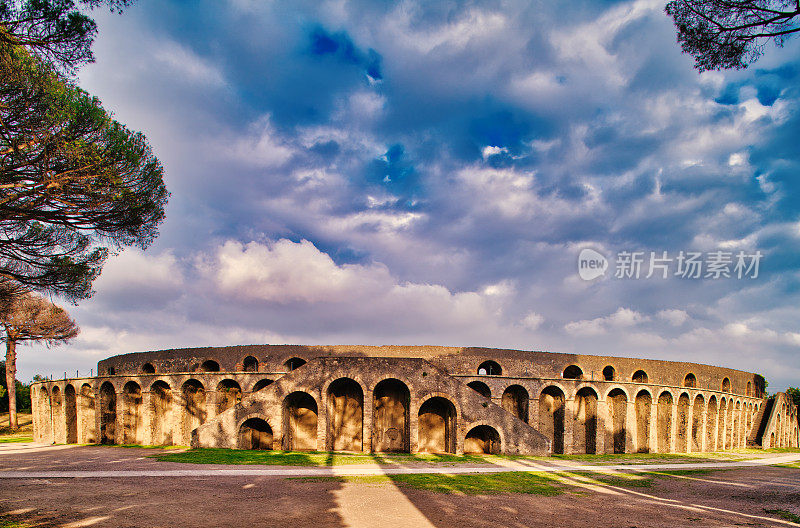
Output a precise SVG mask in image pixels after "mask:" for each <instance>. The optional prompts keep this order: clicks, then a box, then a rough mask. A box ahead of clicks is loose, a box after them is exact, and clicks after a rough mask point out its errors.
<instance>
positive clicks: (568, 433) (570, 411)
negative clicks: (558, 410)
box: [564, 395, 576, 455]
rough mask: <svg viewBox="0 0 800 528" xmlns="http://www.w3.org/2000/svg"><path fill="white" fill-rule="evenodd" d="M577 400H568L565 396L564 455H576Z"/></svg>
mask: <svg viewBox="0 0 800 528" xmlns="http://www.w3.org/2000/svg"><path fill="white" fill-rule="evenodd" d="M574 405H575V400H568V399H567V398H566V395H565V396H564V454H565V455H571V454H573V453H575V445H574V439H575V426H576V424H575V409H574Z"/></svg>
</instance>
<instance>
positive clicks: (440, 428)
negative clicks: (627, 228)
mask: <svg viewBox="0 0 800 528" xmlns="http://www.w3.org/2000/svg"><path fill="white" fill-rule="evenodd" d="M417 419H418V424H419V428H418V429H419V438H418V443H417V445H418V450H419V452H421V453H455V452H456V424H457V420H458V417H457V414H456V406H455V404H453V402H452V401H450V400H449V399H447V398H444V397H442V396H433V397H431V398H428V399H427V400H425V401H424V402H423V403H422V405H420V407H419V413H418V418H417Z"/></svg>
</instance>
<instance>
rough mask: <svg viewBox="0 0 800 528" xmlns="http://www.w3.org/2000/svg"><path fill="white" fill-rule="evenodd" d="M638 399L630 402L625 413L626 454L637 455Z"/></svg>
mask: <svg viewBox="0 0 800 528" xmlns="http://www.w3.org/2000/svg"><path fill="white" fill-rule="evenodd" d="M636 421H637V420H636V398H635V397H634V398H633V399H630V400H628V403H627V406H626V412H625V452H626V453H635V452H636V444H635V442H634V439H635V438H636Z"/></svg>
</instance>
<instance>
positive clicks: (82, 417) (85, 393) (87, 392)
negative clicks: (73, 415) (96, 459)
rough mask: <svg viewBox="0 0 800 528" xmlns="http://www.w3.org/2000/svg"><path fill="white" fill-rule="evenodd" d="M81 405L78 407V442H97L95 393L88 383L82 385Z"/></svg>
mask: <svg viewBox="0 0 800 528" xmlns="http://www.w3.org/2000/svg"><path fill="white" fill-rule="evenodd" d="M79 401H80V403H79V405H78V423H79V424H80V426H79V427H78V441H79V442H81V443H84V444H94V443H96V442H97V431H96V426H95V410H94V391H93V390H92V386H91V385H89V384H88V383H84V384H83V385H81V395H80V400H79Z"/></svg>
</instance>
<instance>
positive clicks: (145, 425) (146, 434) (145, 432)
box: [137, 388, 156, 445]
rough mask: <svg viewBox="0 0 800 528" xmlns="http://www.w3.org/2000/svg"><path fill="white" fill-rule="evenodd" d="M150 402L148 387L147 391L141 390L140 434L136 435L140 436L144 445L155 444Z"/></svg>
mask: <svg viewBox="0 0 800 528" xmlns="http://www.w3.org/2000/svg"><path fill="white" fill-rule="evenodd" d="M150 402H151V400H150V389H149V388H148V390H147V391H144V390H142V415H141V416H140V418H141V420H140V421H139V427H140V428H141V434H138V435H137V436H138V437H139V438H141V440H142V442H143V443H144V444H145V445H156V440H155V439H154V438H153V428H152V426H151V423H150V422H151V418H152V416H153V413H152V411H151V403H150Z"/></svg>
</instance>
